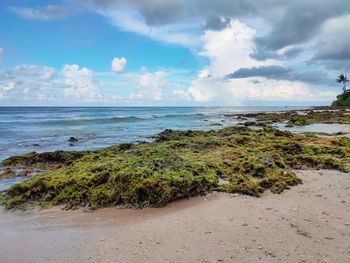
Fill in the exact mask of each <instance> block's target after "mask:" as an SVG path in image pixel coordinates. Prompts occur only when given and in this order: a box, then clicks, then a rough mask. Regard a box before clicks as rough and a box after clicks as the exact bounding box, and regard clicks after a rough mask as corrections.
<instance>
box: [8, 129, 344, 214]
mask: <svg viewBox="0 0 350 263" xmlns="http://www.w3.org/2000/svg"><path fill="white" fill-rule="evenodd" d="M349 145H350V139H349V138H345V137H342V138H320V137H316V136H314V135H312V134H308V135H295V134H292V133H290V132H284V131H279V130H276V129H273V128H271V127H264V128H263V129H262V130H250V129H249V128H247V127H231V128H225V129H221V130H218V131H207V132H206V131H172V130H166V131H164V132H162V133H160V134H158V135H157V136H156V140H155V141H154V142H150V143H139V144H121V145H117V146H112V147H108V148H105V149H101V150H96V151H86V152H53V153H42V154H37V153H30V154H26V155H23V156H15V157H11V158H9V159H7V160H6V161H4V165H5V166H6V165H8V166H13V165H24V166H25V165H29V166H34V165H43V164H47V163H54V164H57V163H59V164H62V165H46V167H47V172H45V173H44V174H39V175H36V176H34V177H32V178H30V179H29V180H27V181H25V182H22V183H19V184H16V185H14V186H12V187H11V188H10V189H8V190H6V191H5V192H4V193H3V195H2V200H3V201H2V202H3V204H4V205H5V206H6V207H7V208H18V207H27V206H28V205H31V204H34V205H36V204H39V205H42V206H45V207H46V206H47V205H54V204H64V205H66V206H67V207H77V206H87V207H90V208H98V207H103V206H112V205H123V206H132V207H145V206H154V207H159V206H164V205H166V204H167V203H169V202H171V201H174V200H177V199H180V198H187V197H191V196H196V195H202V194H205V193H207V192H209V191H212V190H218V191H225V192H230V193H241V194H247V195H253V196H259V195H260V194H261V193H262V192H264V191H266V190H271V191H272V192H273V193H281V192H282V191H283V190H285V189H289V188H290V187H292V186H294V185H297V184H299V183H300V182H301V180H300V179H299V178H298V177H297V176H296V175H295V174H294V173H293V172H292V171H291V170H290V169H306V168H308V169H321V168H322V169H338V170H342V171H348V168H349V167H348V164H349V161H350V147H349ZM219 178H221V179H223V180H225V181H226V182H228V183H227V184H224V185H222V184H220V185H219V183H218V182H219Z"/></svg>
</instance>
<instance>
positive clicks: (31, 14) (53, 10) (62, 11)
mask: <svg viewBox="0 0 350 263" xmlns="http://www.w3.org/2000/svg"><path fill="white" fill-rule="evenodd" d="M9 9H10V10H11V11H13V12H15V13H16V14H17V15H18V16H19V17H21V18H23V19H28V20H32V19H38V20H53V19H59V18H63V17H66V16H67V15H69V14H70V13H73V9H72V6H70V7H69V6H63V5H48V6H45V7H42V8H38V9H35V8H26V7H10V8H9Z"/></svg>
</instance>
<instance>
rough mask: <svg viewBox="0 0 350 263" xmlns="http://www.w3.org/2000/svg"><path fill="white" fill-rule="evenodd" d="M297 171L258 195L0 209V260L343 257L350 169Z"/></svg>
mask: <svg viewBox="0 0 350 263" xmlns="http://www.w3.org/2000/svg"><path fill="white" fill-rule="evenodd" d="M297 174H298V175H299V176H300V177H301V178H302V179H303V181H304V183H303V184H302V185H299V186H296V187H293V188H292V189H290V190H289V191H286V192H283V193H282V194H280V195H274V194H271V193H264V194H263V196H262V197H261V198H255V197H249V196H242V195H236V194H233V195H232V194H226V193H213V194H210V195H209V196H202V197H194V198H190V199H184V200H180V201H176V202H173V203H170V204H168V205H167V206H165V207H163V208H144V209H124V208H123V209H117V208H102V209H99V210H97V211H94V212H92V213H86V212H83V210H82V209H79V210H68V211H67V210H61V207H53V208H49V209H43V210H38V209H35V210H29V211H6V212H4V211H2V212H1V213H0V219H1V222H2V224H1V225H0V232H1V233H2V235H1V236H2V238H1V240H0V252H1V253H0V261H4V262H9V261H11V262H47V261H55V262H76V261H83V262H145V260H146V261H149V262H254V261H259V262H339V263H342V262H344V263H345V262H348V260H349V259H350V221H349V215H350V193H349V189H350V174H349V173H341V172H338V171H332V170H319V171H297ZM23 236H28V237H29V236H30V239H27V238H23ZM53 237H54V238H53ZM267 237H271V238H267ZM19 248H20V249H19Z"/></svg>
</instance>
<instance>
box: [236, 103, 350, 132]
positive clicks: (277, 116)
mask: <svg viewBox="0 0 350 263" xmlns="http://www.w3.org/2000/svg"><path fill="white" fill-rule="evenodd" d="M238 117H245V118H246V117H248V118H254V119H256V120H257V121H259V122H262V123H275V122H287V126H288V127H292V126H304V125H310V124H314V123H338V124H350V111H349V109H347V108H343V107H323V108H320V109H312V110H302V111H286V112H272V113H266V112H259V113H246V114H240V115H238Z"/></svg>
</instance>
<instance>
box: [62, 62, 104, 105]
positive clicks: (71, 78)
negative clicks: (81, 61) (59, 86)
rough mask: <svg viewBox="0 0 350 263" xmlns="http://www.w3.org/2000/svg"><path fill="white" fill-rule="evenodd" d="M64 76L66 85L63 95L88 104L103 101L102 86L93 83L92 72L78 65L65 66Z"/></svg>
mask: <svg viewBox="0 0 350 263" xmlns="http://www.w3.org/2000/svg"><path fill="white" fill-rule="evenodd" d="M62 75H63V77H64V84H65V87H64V89H63V94H64V95H65V96H66V97H68V98H76V99H79V100H83V101H87V102H94V101H99V100H102V99H103V95H102V94H101V89H100V86H99V85H98V83H95V82H94V81H93V72H92V70H90V69H88V68H85V67H79V66H78V65H64V67H63V69H62Z"/></svg>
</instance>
